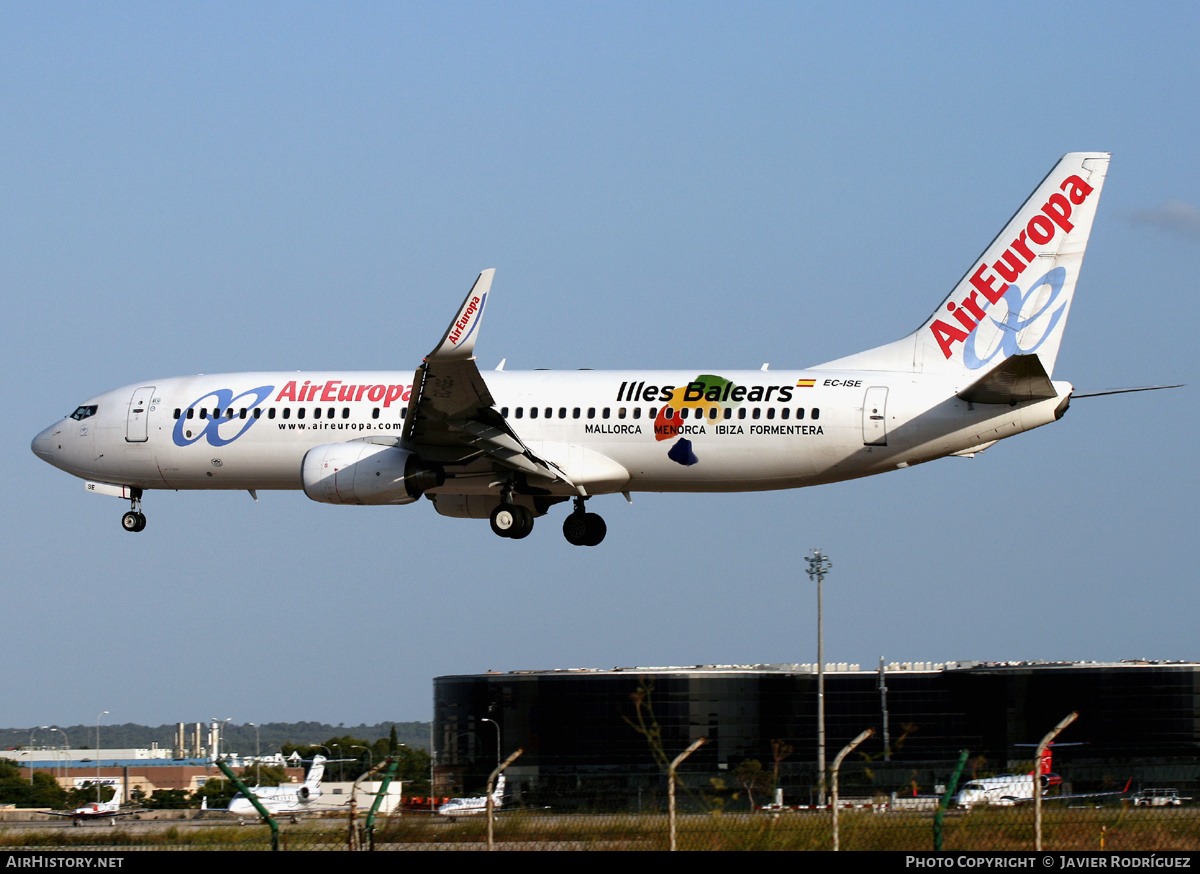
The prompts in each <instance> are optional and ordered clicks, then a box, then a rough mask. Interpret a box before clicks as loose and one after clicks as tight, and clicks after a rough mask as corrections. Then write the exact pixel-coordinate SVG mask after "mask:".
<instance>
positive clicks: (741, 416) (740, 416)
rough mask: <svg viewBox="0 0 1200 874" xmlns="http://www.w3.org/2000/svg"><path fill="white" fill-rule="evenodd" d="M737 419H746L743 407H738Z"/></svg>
mask: <svg viewBox="0 0 1200 874" xmlns="http://www.w3.org/2000/svg"><path fill="white" fill-rule="evenodd" d="M738 418H739V419H744V418H746V408H745V407H738Z"/></svg>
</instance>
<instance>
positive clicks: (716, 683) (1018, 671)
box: [433, 662, 1200, 808]
mask: <svg viewBox="0 0 1200 874" xmlns="http://www.w3.org/2000/svg"><path fill="white" fill-rule="evenodd" d="M817 687H818V683H817V671H816V666H815V665H756V666H698V667H669V668H626V669H613V670H590V669H580V670H556V671H515V672H510V673H486V674H472V675H465V676H449V677H439V678H437V679H435V680H434V717H433V744H434V749H433V757H434V780H435V785H436V788H435V792H436V793H437V794H456V793H462V792H470V791H475V790H478V789H479V788H480V787H481V786H482V785H483V784H484V782H485V780H486V778H487V775H488V773H489V772H490V771H491V770H492V768H494V767H495V766H496V763H497V761H498V758H502V757H506V756H508V755H509V754H511V753H512V752H513V751H515V750H516V749H518V748H520V749H522V750H523V753H522V755H521V756H520V758H518V759H517V760H516V761H515V762H514V763H513V764H512V766H511V767H510V768H509V770H508V772H507V774H508V779H509V787H510V789H513V790H515V793H514V794H515V795H516V796H517V797H518V798H523V799H525V800H526V801H529V802H531V803H557V804H559V805H561V804H562V797H561V796H562V795H563V793H566V792H568V791H569V792H570V793H571V794H572V797H574V798H580V797H582V798H584V799H585V800H584V801H582V802H580V803H581V804H583V805H586V806H592V807H597V808H602V807H605V806H612V807H624V806H627V805H628V804H630V803H632V802H631V799H634V798H638V799H641V798H642V797H644V796H645V794H646V793H647V792H650V793H651V794H656V793H659V792H660V791H661V788H662V786H663V785H664V782H663V773H664V766H663V764H662V763H664V762H665V761H669V760H670V759H672V758H674V757H675V756H676V755H678V754H679V753H681V752H682V751H683V750H684V749H686V748H687V746H688V745H689V744H691V743H692V742H693V741H695V740H696V739H698V738H700V737H704V738H707V742H706V744H705V745H704V746H702V747H701V748H700V749H699V750H697V751H696V752H695V753H694V754H693V755H692V756H691V757H690V758H689V759H688V760H687V761H686V762H685V763H684V764H683V766H681V768H680V773H681V774H683V775H685V776H686V778H687V779H688V780H691V781H692V782H693V783H694V784H695V785H717V784H716V783H714V781H718V782H719V781H722V780H724V781H726V782H731V781H732V773H733V772H735V771H736V770H737V769H738V767H739V765H741V764H742V763H743V762H746V761H747V760H753V761H757V762H758V763H760V764H761V766H762V768H763V769H764V770H768V771H771V772H772V773H773V774H776V773H777V774H778V782H779V785H780V786H781V787H782V788H783V789H784V793H785V800H786V801H787V803H789V804H803V803H808V801H809V800H810V798H811V797H812V795H813V794H814V792H815V787H816V761H817V734H818V732H817V724H818V722H817ZM1072 711H1077V712H1078V713H1079V718H1078V719H1077V720H1076V722H1075V723H1074V724H1073V725H1072V726H1070V727H1069V728H1068V729H1067V730H1066V731H1065V732H1064V733H1063V735H1062V736H1061V737H1060V738H1059V741H1060V742H1062V743H1063V746H1061V747H1060V748H1059V750H1057V751H1056V755H1055V759H1054V770H1055V771H1056V772H1057V773H1059V774H1061V775H1062V777H1063V780H1064V782H1065V784H1066V785H1068V786H1070V785H1072V784H1074V786H1075V791H1093V790H1094V789H1095V790H1098V788H1103V787H1107V786H1111V785H1112V784H1114V783H1115V782H1117V781H1119V782H1120V783H1121V784H1124V783H1125V782H1126V778H1132V779H1134V780H1135V786H1139V787H1140V786H1154V785H1168V784H1169V785H1172V786H1180V787H1182V788H1184V789H1187V790H1189V791H1190V792H1191V794H1200V793H1197V792H1196V791H1194V790H1197V789H1200V785H1198V784H1197V781H1198V780H1200V664H1197V663H1190V662H1189V663H1181V662H1119V663H1105V664H1098V663H1078V662H1075V663H1044V662H1009V663H1000V664H997V663H978V662H948V663H944V664H943V663H938V664H934V663H892V664H888V665H884V666H881V668H879V669H876V670H865V671H864V670H860V669H859V666H858V665H846V664H837V665H827V666H826V672H825V713H826V718H825V723H826V744H825V746H826V760H827V761H828V762H832V760H833V758H834V756H835V755H836V754H837V752H838V750H840V749H841V748H842V747H843V746H844V745H846V744H847V743H849V742H850V741H851V740H852V739H853V738H854V737H855V736H856V735H858V734H859V733H860V732H861V731H863V730H864V729H867V728H874V729H875V734H874V736H872V737H871V738H870V739H869V740H868V741H867V742H866V743H865V744H864V745H863V746H862V747H860V748H859V750H857V751H856V752H855V755H854V757H852V758H851V759H849V760H847V763H846V765H845V766H843V778H842V779H843V783H844V784H846V785H847V786H849V787H853V789H852V791H854V792H855V793H856V794H888V793H892V792H897V791H901V792H908V791H920V792H930V791H933V790H934V788H935V787H936V786H938V785H940V784H943V783H945V781H946V779H947V778H948V776H949V773H950V771H951V769H952V768H953V764H954V762H955V760H957V758H958V756H959V754H960V751H961V750H963V749H966V750H969V751H970V758H969V767H968V772H967V775H966V776H971V775H976V774H984V773H996V772H998V771H1002V770H1013V771H1014V772H1027V771H1028V770H1029V767H1030V760H1031V759H1032V756H1033V753H1032V750H1030V749H1028V748H1025V747H1022V746H1021V745H1024V744H1035V745H1036V744H1037V742H1038V741H1039V740H1040V739H1041V738H1042V737H1043V736H1044V735H1045V734H1046V733H1047V732H1048V731H1050V729H1052V728H1053V727H1054V726H1055V725H1056V724H1057V723H1058V722H1059V721H1060V720H1062V719H1063V718H1064V717H1065V716H1067V715H1068V714H1069V713H1071V712H1072ZM1072 742H1073V743H1078V744H1080V745H1079V746H1071V747H1068V746H1067V745H1066V744H1068V743H1072ZM580 790H583V793H582V795H581V794H580ZM656 797H657V795H656Z"/></svg>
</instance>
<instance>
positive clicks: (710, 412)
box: [708, 407, 717, 421]
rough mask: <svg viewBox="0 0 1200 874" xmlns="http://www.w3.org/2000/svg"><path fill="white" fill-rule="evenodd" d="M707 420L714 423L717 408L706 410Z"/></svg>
mask: <svg viewBox="0 0 1200 874" xmlns="http://www.w3.org/2000/svg"><path fill="white" fill-rule="evenodd" d="M708 418H710V419H712V420H713V421H716V418H717V408H716V407H709V408H708Z"/></svg>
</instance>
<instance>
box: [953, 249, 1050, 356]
mask: <svg viewBox="0 0 1200 874" xmlns="http://www.w3.org/2000/svg"><path fill="white" fill-rule="evenodd" d="M1066 279H1067V271H1066V268H1064V267H1055V268H1054V269H1053V270H1050V271H1048V272H1047V273H1046V275H1045V276H1043V277H1042V278H1041V279H1039V280H1037V281H1036V282H1034V283H1033V284H1032V285H1031V286H1029V290H1028V291H1026V292H1022V291H1021V289H1020V288H1018V287H1017V286H1016V285H1010V286H1009V287H1008V290H1007V291H1005V292H1004V296H1003V297H1002V298H1001V300H1003V301H1004V303H1005V305H1006V306H1007V307H1008V314H1007V315H1006V316H1005V317H1004V321H998V320H997V319H989V321H990V322H991V323H992V324H993V325H995V326H996V327H997V328H999V329H1000V336H999V339H998V340H997V341H996V345H995V347H994V348H993V349H992V351H991V352H988V353H987V354H986V355H980V354H979V353H978V351H977V350H976V343H977V340H978V336H977V335H978V333H979V326H980V325H982V324H983V322H980V323H979V325H976V326H975V329H974V330H973V331H971V333H970V334H968V335H967V341H966V342H965V343H964V344H963V364H965V365H966V366H967V367H968V368H970V369H971V370H978V369H979V368H980V367H983V366H984V365H985V364H987V363H988V362H990V361H991V360H992V359H993V358H997V356H999V357H998V360H999V361H1004V360H1005V359H1008V358H1011V357H1012V356H1014V355H1028V354H1029V353H1031V352H1036V351H1037V350H1038V348H1039V347H1040V346H1041V345H1042V343H1044V342H1045V341H1046V338H1047V337H1049V336H1050V335H1051V334H1053V333H1054V327H1055V326H1056V325H1057V324H1058V322H1059V319H1061V318H1062V315H1063V312H1064V311H1065V310H1066V308H1067V301H1063V302H1062V303H1060V304H1059V306H1058V309H1055V310H1054V311H1053V312H1051V308H1052V307H1053V306H1054V302H1055V301H1056V300H1057V299H1058V295H1059V292H1061V291H1062V287H1063V283H1064V282H1065V281H1066ZM1043 286H1045V287H1046V288H1048V289H1049V293H1048V294H1046V295H1037V294H1035V292H1036V291H1037V290H1038V289H1040V288H1042V287H1043ZM1039 297H1044V298H1045V300H1044V302H1043V303H1042V305H1041V306H1039V307H1038V308H1037V310H1036V311H1035V312H1033V313H1030V314H1029V315H1023V312H1024V310H1025V307H1026V305H1027V304H1028V303H1029V302H1030V301H1031V300H1033V301H1036V299H1037V298H1039ZM1047 313H1048V314H1049V319H1050V321H1049V323H1048V324H1047V325H1046V328H1045V330H1044V331H1042V332H1041V333H1040V335H1039V336H1038V338H1037V342H1036V343H1034V344H1033V345H1031V346H1028V347H1026V346H1022V345H1021V333H1022V332H1023V331H1024V330H1025V329H1026V328H1028V327H1029V326H1030V325H1032V324H1033V323H1034V322H1036V321H1037V320H1038V319H1040V318H1042V316H1044V315H1046V314H1047Z"/></svg>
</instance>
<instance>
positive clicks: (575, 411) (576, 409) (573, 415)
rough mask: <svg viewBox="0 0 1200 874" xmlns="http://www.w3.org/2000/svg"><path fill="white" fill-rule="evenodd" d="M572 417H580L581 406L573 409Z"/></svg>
mask: <svg viewBox="0 0 1200 874" xmlns="http://www.w3.org/2000/svg"><path fill="white" fill-rule="evenodd" d="M571 418H572V419H578V418H579V407H576V408H575V409H573V410H571Z"/></svg>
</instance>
